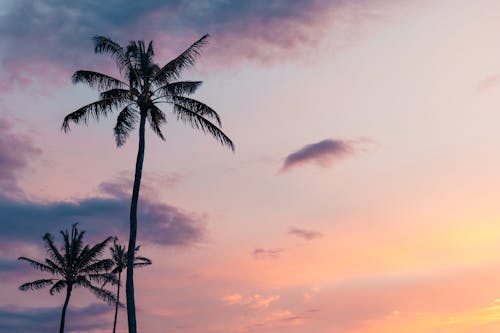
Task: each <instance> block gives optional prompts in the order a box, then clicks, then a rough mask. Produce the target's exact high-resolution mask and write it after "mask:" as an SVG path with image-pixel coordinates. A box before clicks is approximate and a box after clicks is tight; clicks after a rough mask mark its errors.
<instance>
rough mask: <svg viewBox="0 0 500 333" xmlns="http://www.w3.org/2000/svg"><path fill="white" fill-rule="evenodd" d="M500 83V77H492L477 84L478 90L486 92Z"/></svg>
mask: <svg viewBox="0 0 500 333" xmlns="http://www.w3.org/2000/svg"><path fill="white" fill-rule="evenodd" d="M499 83H500V75H492V76H488V77H485V78H484V79H482V80H480V81H479V82H478V83H477V90H479V91H486V90H489V89H491V88H494V87H495V86H497V85H498V84H499Z"/></svg>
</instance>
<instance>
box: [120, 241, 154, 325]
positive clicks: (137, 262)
mask: <svg viewBox="0 0 500 333" xmlns="http://www.w3.org/2000/svg"><path fill="white" fill-rule="evenodd" d="M110 251H111V259H112V260H113V270H112V271H111V273H112V274H114V275H115V276H117V279H118V283H117V285H118V286H117V291H116V302H115V319H114V322H113V333H115V332H116V322H117V319H118V307H119V305H120V286H121V281H122V272H123V270H124V269H125V268H127V258H128V253H127V251H126V249H125V246H124V245H121V244H119V243H118V238H116V237H115V238H114V240H113V246H112V247H111V248H110ZM137 251H139V246H137V247H136V248H135V252H137ZM151 263H152V262H151V259H149V258H146V257H138V256H134V267H144V266H149V265H151Z"/></svg>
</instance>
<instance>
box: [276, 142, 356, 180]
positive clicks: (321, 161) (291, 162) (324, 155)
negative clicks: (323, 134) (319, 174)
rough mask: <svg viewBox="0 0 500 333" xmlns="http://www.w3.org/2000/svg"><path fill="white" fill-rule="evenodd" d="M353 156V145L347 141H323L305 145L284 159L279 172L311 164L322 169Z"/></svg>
mask: <svg viewBox="0 0 500 333" xmlns="http://www.w3.org/2000/svg"><path fill="white" fill-rule="evenodd" d="M352 154H354V144H353V143H352V142H349V141H342V140H334V139H325V140H322V141H319V142H316V143H312V144H309V145H306V146H304V147H302V148H300V149H299V150H297V151H295V152H293V153H291V154H290V155H288V156H287V157H286V158H285V161H284V163H283V166H282V167H281V170H280V171H281V172H285V171H288V170H289V169H290V168H292V167H295V166H299V165H303V164H308V163H313V164H316V165H319V166H322V167H327V166H330V165H331V163H332V162H333V161H335V160H336V159H339V158H342V157H345V156H348V155H352Z"/></svg>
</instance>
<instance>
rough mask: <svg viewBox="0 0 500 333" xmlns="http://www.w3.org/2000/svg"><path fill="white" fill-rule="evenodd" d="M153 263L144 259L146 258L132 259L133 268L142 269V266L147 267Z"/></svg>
mask: <svg viewBox="0 0 500 333" xmlns="http://www.w3.org/2000/svg"><path fill="white" fill-rule="evenodd" d="M152 263H153V262H152V261H151V259H149V258H146V257H135V258H134V267H144V266H149V265H151V264H152Z"/></svg>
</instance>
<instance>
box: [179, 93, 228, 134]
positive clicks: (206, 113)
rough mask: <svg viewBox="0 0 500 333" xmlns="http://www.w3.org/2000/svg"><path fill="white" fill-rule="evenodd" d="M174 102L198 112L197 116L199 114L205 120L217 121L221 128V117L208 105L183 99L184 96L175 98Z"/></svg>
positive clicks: (190, 99)
mask: <svg viewBox="0 0 500 333" xmlns="http://www.w3.org/2000/svg"><path fill="white" fill-rule="evenodd" d="M172 100H173V101H174V103H175V104H178V105H181V106H182V107H184V108H185V109H189V110H191V111H193V112H196V113H197V114H199V115H201V116H203V117H205V118H209V119H211V120H215V121H216V122H217V124H218V125H219V127H220V126H221V121H220V117H219V115H218V114H217V112H215V110H214V109H212V108H211V107H209V106H208V105H206V104H204V103H202V102H200V101H197V100H195V99H192V98H187V97H182V96H173V97H172Z"/></svg>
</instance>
